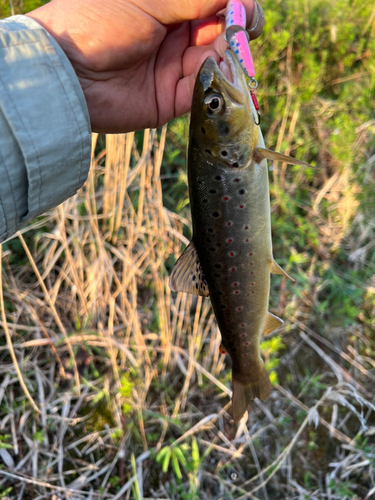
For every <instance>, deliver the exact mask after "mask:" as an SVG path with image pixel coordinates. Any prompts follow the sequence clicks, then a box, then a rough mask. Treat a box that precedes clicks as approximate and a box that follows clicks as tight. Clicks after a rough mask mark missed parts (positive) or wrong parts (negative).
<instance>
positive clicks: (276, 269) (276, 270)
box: [270, 259, 296, 283]
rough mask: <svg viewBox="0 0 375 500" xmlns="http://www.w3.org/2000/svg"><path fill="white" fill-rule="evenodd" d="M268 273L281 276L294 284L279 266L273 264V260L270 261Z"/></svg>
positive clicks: (275, 263)
mask: <svg viewBox="0 0 375 500" xmlns="http://www.w3.org/2000/svg"><path fill="white" fill-rule="evenodd" d="M270 272H271V273H272V274H282V275H283V276H285V277H286V278H288V280H290V281H292V282H293V283H295V282H296V280H295V279H294V278H292V277H291V276H289V274H288V273H287V272H286V271H284V269H283V268H282V267H280V266H279V264H278V263H277V262H275V261H274V260H273V259H272V260H271V261H270Z"/></svg>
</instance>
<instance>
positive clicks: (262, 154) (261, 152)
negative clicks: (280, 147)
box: [254, 148, 320, 170]
mask: <svg viewBox="0 0 375 500" xmlns="http://www.w3.org/2000/svg"><path fill="white" fill-rule="evenodd" d="M254 159H255V161H256V162H257V163H260V162H261V161H262V160H264V159H266V160H271V161H282V162H283V163H288V164H289V165H299V166H300V167H311V168H313V169H315V170H320V169H319V168H317V167H313V166H312V165H310V164H309V163H306V162H304V161H301V160H297V158H292V157H291V156H287V155H283V154H282V153H277V152H276V151H271V150H270V149H266V148H255V150H254Z"/></svg>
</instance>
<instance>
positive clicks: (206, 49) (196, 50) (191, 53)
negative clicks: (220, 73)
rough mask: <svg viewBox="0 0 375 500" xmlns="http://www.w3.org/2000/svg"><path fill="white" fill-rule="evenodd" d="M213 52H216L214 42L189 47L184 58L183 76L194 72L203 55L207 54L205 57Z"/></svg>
mask: <svg viewBox="0 0 375 500" xmlns="http://www.w3.org/2000/svg"><path fill="white" fill-rule="evenodd" d="M212 52H214V46H213V44H210V45H204V46H202V47H188V48H187V49H186V50H185V53H184V56H183V59H182V78H184V77H185V76H189V75H191V74H192V73H194V72H195V71H196V66H197V65H198V63H199V61H201V60H202V57H203V56H204V55H205V54H206V55H205V57H206V58H207V57H208V56H207V53H209V54H212ZM216 57H217V54H216Z"/></svg>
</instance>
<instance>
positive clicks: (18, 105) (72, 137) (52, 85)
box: [0, 16, 91, 239]
mask: <svg viewBox="0 0 375 500" xmlns="http://www.w3.org/2000/svg"><path fill="white" fill-rule="evenodd" d="M0 110H1V112H2V114H3V116H4V118H5V120H6V121H7V124H8V126H9V130H10V131H11V133H12V134H13V137H14V139H15V141H16V142H17V144H18V147H19V151H20V152H21V154H22V156H21V157H23V165H22V168H21V166H20V167H19V172H20V175H25V173H26V177H27V179H26V183H25V184H26V186H27V189H25V190H24V194H23V196H25V195H26V196H27V203H26V205H25V206H26V207H27V210H26V213H24V214H22V216H21V219H20V220H18V222H17V223H16V227H15V228H14V230H17V229H19V227H21V226H22V225H25V221H28V220H31V219H33V218H34V217H36V216H38V215H40V214H42V213H44V212H46V211H47V210H49V209H51V208H53V207H55V206H57V205H59V204H60V203H62V202H63V201H65V200H66V199H67V198H69V197H70V196H72V195H74V194H75V193H76V192H77V190H78V189H79V188H80V187H82V185H83V183H84V182H85V180H86V178H87V174H88V171H89V167H90V153H91V131H90V121H89V115H88V111H87V106H86V101H85V98H84V95H83V92H82V89H81V86H80V84H79V82H78V79H77V76H76V74H75V72H74V70H73V68H72V66H71V64H70V62H69V60H68V58H67V57H66V55H65V54H64V52H63V51H62V49H61V48H60V46H59V45H58V44H57V42H56V41H55V40H54V38H53V37H52V36H50V35H49V33H48V32H47V31H46V30H45V29H44V28H42V27H41V26H40V25H39V24H38V23H37V22H36V21H35V20H33V19H31V18H28V17H26V16H14V17H10V18H8V19H5V20H4V21H1V23H0ZM1 135H3V134H1ZM8 137H9V136H8ZM4 139H5V138H4V137H3V140H4ZM1 142H2V139H1V137H0V146H1ZM10 160H11V158H8V159H6V160H5V167H6V169H7V170H8V171H9V169H15V168H17V165H14V164H12V162H11V161H10ZM13 174H14V172H13ZM18 194H19V193H14V196H17V195H18ZM0 202H1V200H0ZM4 213H5V219H7V218H8V215H7V213H6V211H5V210H4ZM10 219H11V218H9V220H10ZM17 224H18V225H17ZM11 225H14V224H12V223H11V222H10V223H9V224H7V226H8V227H7V231H6V232H7V233H9V231H10V227H9V226H11ZM1 229H2V228H1ZM1 229H0V239H3V238H2V236H3V235H2V234H1V232H3V231H1ZM5 237H6V236H5Z"/></svg>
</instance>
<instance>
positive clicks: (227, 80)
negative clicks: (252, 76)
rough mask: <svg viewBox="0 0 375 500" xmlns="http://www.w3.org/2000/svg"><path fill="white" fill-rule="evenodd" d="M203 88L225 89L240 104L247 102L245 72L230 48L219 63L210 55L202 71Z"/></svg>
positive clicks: (230, 97)
mask: <svg viewBox="0 0 375 500" xmlns="http://www.w3.org/2000/svg"><path fill="white" fill-rule="evenodd" d="M199 77H200V81H201V83H202V84H203V90H204V91H205V92H206V91H207V90H208V89H209V88H212V89H214V90H217V91H220V90H221V91H224V92H225V94H226V95H227V96H228V98H229V99H230V100H231V101H233V102H235V103H238V104H244V103H245V102H246V99H247V98H246V94H247V92H248V90H247V84H246V79H245V74H244V71H243V69H242V68H241V65H240V63H239V61H238V60H237V58H236V57H235V55H234V54H233V53H232V51H231V50H230V49H227V50H226V51H225V53H224V56H223V59H222V61H221V62H220V63H219V65H218V64H217V63H216V61H215V60H214V59H213V58H212V57H208V58H207V59H206V61H205V63H204V64H203V67H202V69H201V72H200V75H199Z"/></svg>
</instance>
